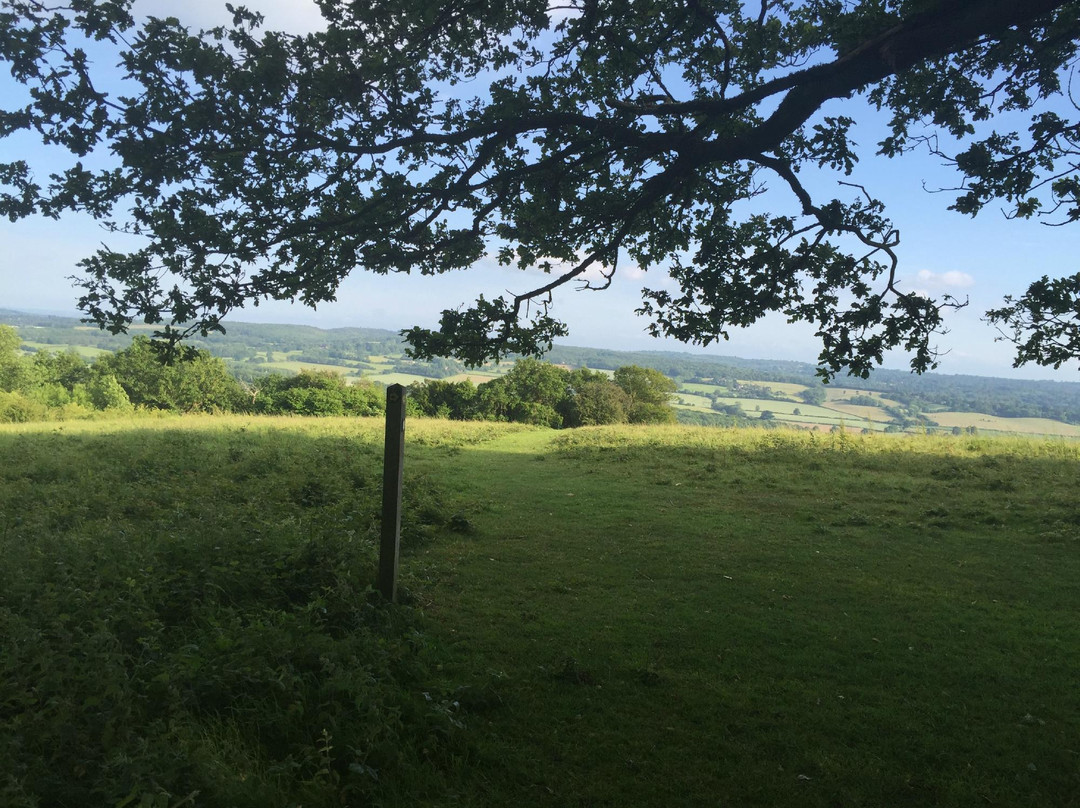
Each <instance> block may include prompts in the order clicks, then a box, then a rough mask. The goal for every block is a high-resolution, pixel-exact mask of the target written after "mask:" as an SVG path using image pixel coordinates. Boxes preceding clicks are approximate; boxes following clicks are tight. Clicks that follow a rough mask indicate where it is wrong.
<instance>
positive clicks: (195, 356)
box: [93, 337, 243, 412]
mask: <svg viewBox="0 0 1080 808" xmlns="http://www.w3.org/2000/svg"><path fill="white" fill-rule="evenodd" d="M93 369H94V372H95V374H101V375H111V376H113V377H115V379H116V381H117V382H119V383H120V385H121V386H122V387H123V388H124V392H125V393H127V397H128V400H129V401H130V403H132V404H134V405H136V406H139V407H147V408H149V409H159V410H176V411H179V412H214V411H225V412H228V411H230V410H232V409H234V408H236V407H238V405H239V404H240V402H242V401H243V391H242V390H241V388H240V385H239V383H238V382H237V381H236V379H235V378H234V377H233V376H232V374H230V373H229V371H228V369H227V368H226V367H225V363H224V362H223V361H222V360H221V359H219V358H218V357H215V356H211V355H210V354H209V353H207V352H205V351H202V350H198V349H192V350H191V351H190V352H189V353H188V354H187V355H186V356H185V357H183V358H182V359H179V360H177V361H174V362H172V363H171V364H170V363H167V362H166V361H165V360H164V359H163V357H162V355H161V353H160V352H159V351H157V350H156V349H155V347H154V345H153V344H152V343H151V342H150V340H148V339H146V338H145V337H136V338H135V339H134V340H133V341H132V343H131V345H130V346H129V347H128V348H125V349H124V350H122V351H118V352H117V353H115V354H109V355H106V356H102V357H101V358H100V359H98V360H97V361H96V362H95V363H94V368H93Z"/></svg>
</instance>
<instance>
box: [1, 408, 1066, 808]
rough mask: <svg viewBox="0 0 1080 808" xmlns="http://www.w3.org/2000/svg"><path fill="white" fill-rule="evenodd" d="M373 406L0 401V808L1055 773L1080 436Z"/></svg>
mask: <svg viewBox="0 0 1080 808" xmlns="http://www.w3.org/2000/svg"><path fill="white" fill-rule="evenodd" d="M380 429H381V424H379V423H378V422H374V421H362V420H346V419H321V420H313V421H305V420H302V419H291V420H290V419H254V418H246V419H245V418H223V419H212V418H205V419H183V420H171V419H159V420H157V421H149V420H147V421H143V422H135V423H116V424H113V425H108V424H104V425H103V424H91V425H82V424H79V425H64V427H63V428H62V429H59V430H58V429H56V428H55V427H49V426H38V427H7V428H0V475H2V477H0V544H2V549H3V552H4V554H5V559H6V561H7V562H8V563H7V564H6V565H5V566H4V567H2V568H0V579H2V580H0V584H2V585H0V619H2V620H4V621H5V623H4V626H3V630H2V631H0V637H3V638H4V639H3V640H0V642H3V643H4V648H3V649H2V653H0V674H2V679H0V694H2V695H0V699H3V700H2V701H0V757H2V756H5V755H6V757H4V758H3V760H2V762H0V764H2V765H0V772H2V774H0V784H2V786H0V803H2V804H4V805H12V806H22V805H31V804H35V802H33V798H34V797H35V796H36V799H37V801H38V804H42V805H45V804H48V805H65V804H71V805H75V804H105V805H111V804H117V803H118V802H120V801H121V800H123V799H125V798H126V797H128V796H129V795H132V794H134V795H135V796H136V797H137V798H139V799H143V798H146V795H149V798H157V796H160V795H161V794H163V793H164V792H166V791H167V792H168V793H169V794H170V795H172V796H171V797H167V798H165V799H167V800H172V803H177V802H179V801H180V800H182V799H183V798H185V797H187V796H189V795H190V794H193V793H194V792H195V791H199V794H198V795H196V796H194V797H192V800H191V803H190V804H195V805H230V804H237V805H247V804H250V805H263V804H265V805H295V804H300V803H302V804H304V805H331V804H342V803H344V804H362V803H364V802H365V801H368V802H371V803H372V804H380V805H401V806H405V805H419V804H431V805H466V806H487V805H509V804H515V803H516V804H524V805H530V806H531V805H539V806H586V805H588V806H600V805H612V806H614V805H619V806H646V805H661V804H678V805H702V806H706V805H708V806H714V805H732V806H753V805H760V806H833V805H845V806H848V805H850V806H857V805H920V806H921V805H943V806H970V805H974V804H982V803H987V804H997V805H1009V806H1043V805H1055V806H1058V805H1060V806H1067V805H1076V804H1078V803H1080V764H1078V760H1080V754H1078V752H1080V750H1078V749H1077V746H1076V741H1075V727H1076V726H1077V725H1078V723H1080V693H1078V692H1077V690H1076V688H1075V670H1076V668H1077V665H1078V664H1080V626H1078V624H1077V622H1076V620H1075V610H1076V606H1077V604H1078V603H1080V557H1078V553H1077V549H1078V535H1080V507H1078V506H1077V504H1076V502H1075V491H1076V487H1077V484H1078V483H1080V462H1078V461H1080V444H1075V443H1071V442H1065V441H1061V440H1057V441H1041V440H1033V439H1020V438H1015V439H1006V438H999V439H990V438H985V437H981V436H979V437H973V436H962V437H955V438H954V437H951V436H948V437H915V436H850V435H842V434H837V435H825V434H816V433H808V432H803V433H796V432H789V431H784V430H773V431H760V430H745V431H732V430H720V429H692V428H676V427H671V428H661V427H649V428H629V427H617V428H616V427H612V428H596V429H582V430H574V431H566V432H551V431H547V430H536V429H528V428H520V427H517V428H515V427H510V426H507V425H495V424H449V423H445V422H438V421H426V422H424V421H412V422H410V424H409V425H408V428H407V443H408V449H407V458H406V462H407V485H406V490H407V492H408V495H407V496H409V497H410V499H409V500H408V501H407V513H406V518H405V523H404V524H405V527H404V535H403V541H404V544H405V557H404V560H403V567H402V569H403V572H402V575H403V578H402V583H403V586H404V588H405V590H406V592H407V593H408V597H407V604H408V605H406V606H403V607H397V608H395V609H390V610H388V609H385V608H382V607H379V606H378V604H377V603H373V602H372V601H371V597H370V595H369V594H368V589H367V586H368V583H369V582H370V577H371V565H372V554H373V541H374V539H373V533H372V531H373V529H374V527H373V521H372V520H373V514H374V512H375V508H376V505H375V501H376V499H377V496H376V495H377V485H374V481H375V480H376V478H377V467H378V440H379V434H380ZM324 608H325V609H326V610H327V611H326V613H323V612H322V611H320V610H321V609H324ZM192 644H195V645H197V646H198V647H199V649H202V650H199V651H194V652H193V651H192V650H191V646H192ZM193 660H194V661H193ZM349 660H352V661H351V662H350V661H349ZM163 675H164V676H165V677H166V678H164V679H159V678H157V677H161V676H163ZM140 688H141V689H140ZM95 699H96V700H95ZM292 705H298V706H292ZM151 707H153V709H150V708H151ZM110 716H111V718H110ZM133 721H139V722H142V723H134V724H133V723H132V722H133ZM124 727H129V729H126V730H125V729H123V728H124ZM324 730H325V733H326V734H324ZM80 739H81V740H80ZM39 758H40V761H41V762H40V763H39V764H35V761H36V760H38V759H39ZM35 765H38V768H34V766H35ZM20 767H21V768H20ZM80 767H81V768H80ZM372 772H377V773H378V775H379V779H378V780H375V779H374V777H373V776H372ZM4 778H6V779H4ZM54 781H55V783H54ZM61 782H62V783H63V784H65V785H64V787H65V788H67V789H69V791H67V792H64V793H63V794H60V795H59V796H58V795H57V792H56V791H55V790H54V791H51V792H50V791H48V790H42V789H47V788H48V787H49V786H50V785H51V786H52V787H53V788H54V789H56V788H59V787H60V785H59V783H61ZM43 783H44V785H43ZM91 783H93V784H96V785H94V786H93V788H96V789H97V790H93V789H92V788H91ZM106 785H110V787H111V788H112V790H111V791H107V790H106ZM3 788H6V789H7V790H6V791H5V790H2V789H3ZM80 788H81V789H83V791H81V792H80V791H79V789H80ZM20 799H22V800H23V801H22V802H20V801H19V800H20ZM110 800H111V801H110ZM172 803H169V802H162V804H172ZM147 804H149V803H147Z"/></svg>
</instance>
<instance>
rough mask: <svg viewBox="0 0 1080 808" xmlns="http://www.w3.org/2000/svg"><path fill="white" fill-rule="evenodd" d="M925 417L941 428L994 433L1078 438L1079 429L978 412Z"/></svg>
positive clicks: (930, 414)
mask: <svg viewBox="0 0 1080 808" xmlns="http://www.w3.org/2000/svg"><path fill="white" fill-rule="evenodd" d="M927 417H928V418H930V420H932V421H934V422H935V423H937V424H939V425H941V426H943V427H954V426H957V427H961V428H966V427H975V428H976V429H980V430H991V431H996V432H1012V433H1017V434H1028V435H1061V436H1065V437H1070V438H1075V437H1080V427H1078V426H1075V425H1073V424H1063V423H1061V422H1060V421H1051V420H1050V419H1049V418H1001V417H998V416H996V415H986V414H984V413H979V412H933V413H928V415H927Z"/></svg>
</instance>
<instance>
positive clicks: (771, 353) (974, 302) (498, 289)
mask: <svg viewBox="0 0 1080 808" xmlns="http://www.w3.org/2000/svg"><path fill="white" fill-rule="evenodd" d="M246 5H248V6H249V7H251V8H255V9H257V10H260V11H263V13H265V14H266V16H267V24H268V26H270V27H279V28H282V29H285V30H294V31H296V30H302V29H310V28H311V27H314V26H317V25H318V24H319V17H318V13H317V11H316V10H315V8H314V5H312V4H310V3H308V2H307V0H252V1H251V2H248V3H246ZM138 8H139V9H141V10H143V11H144V12H146V13H152V14H156V15H159V16H162V15H167V14H178V15H181V16H182V18H183V19H184V20H185V21H186V22H189V23H190V24H192V25H195V26H207V25H212V24H215V23H218V22H222V21H224V19H225V15H224V11H223V8H224V2H223V1H222V2H218V0H186V2H184V3H183V4H182V6H181V4H179V3H175V2H167V0H140V4H139V6H138ZM180 9H182V14H181V11H180ZM0 90H2V85H0ZM843 103H844V104H846V105H847V106H845V107H843V109H844V111H845V114H849V115H852V116H853V117H855V118H856V119H858V120H859V122H860V123H859V126H858V128H857V129H856V130H855V137H856V140H858V141H859V142H861V143H863V144H865V145H866V146H871V145H872V144H873V143H874V142H876V141H877V140H878V139H879V137H880V133H881V131H882V128H881V121H880V120H876V119H875V118H874V117H873V116H872V115H870V114H869V113H868V111H866V110H865V108H864V107H861V106H859V105H858V103H859V102H843ZM853 108H854V109H856V110H857V111H856V112H854V113H853V112H852V111H851V110H852V109H853ZM840 109H841V106H839V105H838V106H836V107H835V109H834V110H832V111H833V112H839V111H840ZM828 111H829V110H826V112H828ZM871 151H872V149H870V148H867V149H866V150H865V153H866V156H864V159H863V162H861V163H860V164H859V165H858V167H857V169H856V173H855V175H854V176H853V177H851V178H850V179H851V180H852V181H855V182H859V183H862V184H864V185H865V186H866V187H867V188H868V189H869V190H870V191H871V192H872V193H873V194H874V195H875V196H876V197H878V198H879V199H881V200H882V201H884V202H885V203H886V205H887V209H888V214H889V215H890V217H891V218H892V219H893V222H894V224H895V225H896V226H897V227H898V228H899V230H900V234H901V245H900V248H899V254H900V259H901V270H900V275H901V277H902V279H903V283H904V286H905V288H908V289H913V290H922V291H925V292H928V293H932V294H941V293H951V294H953V295H955V296H957V297H960V298H965V297H967V298H969V300H970V305H969V306H968V307H967V308H966V309H964V310H962V311H960V312H956V313H953V314H951V315H950V316H949V317H948V320H947V322H948V326H949V328H950V333H949V334H946V335H944V336H942V337H940V338H939V339H938V340H937V345H938V348H939V349H940V350H941V351H943V352H944V355H943V357H942V359H941V365H940V367H939V370H938V372H940V373H973V374H980V375H995V376H1013V377H1016V376H1019V377H1025V378H1052V379H1059V380H1062V381H1078V380H1080V372H1078V370H1077V367H1078V366H1080V363H1074V364H1073V365H1072V366H1070V367H1069V368H1062V369H1061V370H1058V371H1054V370H1053V369H1050V368H1038V367H1027V368H1024V369H1021V370H1019V371H1015V370H1013V369H1012V368H1011V364H1012V351H1011V348H1010V346H1009V345H1008V344H1007V343H1002V342H995V336H996V332H995V330H994V329H993V328H992V327H991V326H989V325H987V324H986V323H983V322H982V321H981V317H982V315H983V313H984V312H985V311H986V310H987V309H989V308H991V307H994V306H997V305H999V304H1000V302H1001V299H1002V297H1003V296H1004V295H1006V294H1010V293H1012V294H1020V293H1022V292H1023V291H1024V289H1025V288H1026V286H1027V284H1028V283H1029V282H1030V281H1031V280H1034V279H1036V278H1038V277H1040V276H1042V275H1044V274H1048V275H1051V276H1052V277H1053V276H1057V275H1070V274H1073V273H1075V272H1078V271H1080V225H1074V226H1072V227H1059V228H1052V227H1046V226H1044V225H1042V224H1040V223H1038V222H1031V221H1024V222H1021V221H1007V220H1006V219H1005V217H1004V216H1003V215H1002V214H1001V213H999V212H998V211H997V210H996V209H992V208H988V209H987V210H986V211H984V212H983V213H982V214H980V216H979V217H977V218H975V219H970V218H968V217H964V216H960V215H959V214H956V213H953V212H950V211H947V210H946V207H947V206H948V204H949V202H950V201H951V198H950V197H949V195H948V194H947V193H939V194H934V193H929V192H928V191H927V190H926V189H927V188H939V187H943V186H949V185H952V184H955V182H956V179H957V178H956V177H955V175H953V174H952V173H951V172H950V171H949V170H948V169H947V168H945V167H943V166H941V165H940V160H937V159H936V158H933V157H930V156H929V155H924V154H916V155H909V156H906V157H904V158H902V159H899V160H884V159H876V158H873V157H872V156H870V152H871ZM0 152H2V156H3V159H5V160H6V159H11V158H12V157H23V158H26V159H29V160H30V162H31V163H32V164H33V163H34V161H35V158H36V157H38V156H39V151H38V149H37V148H36V147H34V146H33V145H32V144H31V142H30V141H29V140H24V139H18V140H14V139H12V140H8V141H0ZM835 180H836V177H834V176H831V175H830V176H825V175H820V176H816V177H811V176H810V175H809V174H805V173H804V181H806V182H807V184H808V185H811V186H812V187H814V188H816V190H818V191H819V192H820V193H822V194H824V193H829V192H830V191H831V186H832V185H833V183H835ZM780 194H781V191H780V190H778V191H777V198H778V199H780V198H781V197H780ZM103 241H105V242H107V243H108V244H109V246H111V247H114V248H118V247H122V246H123V245H122V243H120V242H119V241H118V240H117V238H116V237H115V236H113V235H110V234H106V233H105V232H104V231H102V230H101V229H100V228H99V227H98V226H97V225H96V224H95V223H94V222H92V221H90V220H88V219H86V218H79V217H70V216H69V217H66V218H65V219H63V220H61V221H60V222H53V221H44V220H28V221H23V222H18V223H16V224H11V223H8V222H6V221H5V222H0V307H6V308H17V309H24V310H34V311H49V312H55V313H70V314H74V313H75V300H76V298H77V291H76V290H75V289H73V288H72V286H71V282H70V281H69V280H68V277H69V276H71V275H72V274H74V273H75V263H76V262H77V261H78V260H80V259H81V258H84V257H86V256H87V255H89V254H90V253H92V252H93V251H94V250H95V249H96V248H97V247H98V246H99V245H100V244H101V243H102V242H103ZM533 280H535V279H534V278H527V277H523V275H522V273H521V272H520V271H518V270H515V269H507V268H500V267H498V266H496V265H495V262H494V261H483V262H481V263H480V264H479V265H478V266H476V267H474V268H473V269H471V270H468V271H467V272H463V273H456V274H454V275H450V276H442V277H437V278H420V277H405V276H394V277H380V276H374V275H370V274H366V273H363V272H356V273H355V274H354V275H353V276H352V277H350V278H349V279H348V280H347V281H346V282H345V284H344V285H343V286H342V288H341V290H340V292H339V294H338V301H337V302H335V303H332V304H324V305H322V306H320V307H319V309H318V310H315V311H313V310H311V309H309V308H306V307H303V306H299V305H295V306H294V305H290V304H287V303H277V302H273V303H264V304H262V305H261V306H259V307H258V308H248V309H245V310H243V311H240V312H236V313H235V314H234V315H233V319H235V320H241V321H260V322H290V323H307V324H311V325H317V326H321V327H325V328H330V327H337V326H369V327H380V328H392V329H397V328H403V327H407V326H411V325H433V324H434V323H435V322H436V320H437V318H438V314H439V312H440V311H441V310H442V309H444V308H453V307H456V306H459V305H464V304H467V303H469V302H470V301H472V300H474V299H475V298H476V296H477V295H478V294H480V293H483V294H485V295H487V296H489V297H491V296H493V295H498V294H500V293H502V292H504V291H506V290H511V291H515V292H520V291H523V290H524V289H527V288H530V287H531V285H532V284H531V281H533ZM663 283H664V277H663V273H662V272H661V271H658V270H653V271H651V272H649V273H647V274H645V273H642V272H640V271H637V270H634V269H633V268H629V269H626V270H621V271H620V275H619V276H617V277H616V279H615V282H614V284H613V285H612V287H611V288H610V289H608V290H607V291H604V292H588V291H585V292H577V291H574V290H570V289H567V290H565V291H563V292H562V293H561V294H560V295H559V296H557V298H556V304H555V309H554V313H555V314H556V316H558V317H560V318H562V319H564V320H566V322H567V323H568V325H569V327H570V336H569V337H568V338H566V339H565V340H563V341H564V342H566V343H567V344H572V345H589V346H595V347H606V348H615V349H625V350H638V349H645V350H689V351H695V352H698V351H703V352H706V353H713V354H723V355H735V356H745V357H756V358H775V359H794V360H801V361H809V362H812V361H814V360H815V357H816V355H817V352H818V350H819V347H818V344H817V341H816V339H815V338H814V336H813V333H812V330H811V329H809V328H806V327H805V326H798V325H789V324H787V323H785V322H784V321H783V319H782V318H781V317H773V318H768V319H767V320H766V321H765V322H763V323H759V324H758V325H756V326H754V327H752V328H749V329H746V330H743V331H736V332H733V333H732V338H731V340H730V341H728V342H721V343H719V344H714V345H712V346H710V347H708V348H706V349H700V348H695V347H692V346H684V345H682V344H681V343H677V342H672V341H661V340H655V339H652V338H650V337H648V335H647V334H646V333H645V328H646V326H647V323H646V321H645V320H643V319H641V318H639V317H637V316H636V315H634V313H633V311H634V309H635V308H636V307H637V306H638V305H639V303H640V292H641V289H642V287H644V286H653V287H656V286H660V285H662V284H663ZM886 365H887V366H890V367H898V368H903V367H906V360H905V359H904V357H903V356H902V355H896V356H894V357H890V358H889V360H888V361H887V363H886Z"/></svg>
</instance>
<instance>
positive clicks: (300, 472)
mask: <svg viewBox="0 0 1080 808" xmlns="http://www.w3.org/2000/svg"><path fill="white" fill-rule="evenodd" d="M112 423H113V426H111V427H109V428H108V429H106V430H101V429H100V428H95V427H90V428H88V429H82V430H80V431H77V432H73V433H67V434H58V433H50V432H46V431H38V432H21V433H15V432H11V431H8V432H6V433H4V434H0V552H2V554H3V557H4V564H3V565H0V692H2V693H3V696H2V697H0V804H3V805H4V806H5V808H7V807H8V806H10V808H29V806H36V805H56V806H61V805H108V806H114V805H122V804H154V805H156V804H158V802H157V801H160V802H161V804H163V805H168V806H172V805H177V804H180V803H182V801H183V800H184V799H185V798H187V799H190V801H191V802H192V804H194V805H230V806H251V807H252V808H256V806H258V807H259V808H262V807H263V806H267V807H269V808H273V807H274V806H280V808H286V806H295V805H298V804H304V805H308V806H325V807H326V808H329V806H339V805H342V804H367V803H369V802H370V801H371V800H372V799H374V797H373V796H372V795H376V794H378V793H380V788H382V789H383V791H382V793H383V794H384V795H392V794H393V792H394V790H395V789H397V788H402V789H412V790H413V791H414V793H418V791H422V790H423V789H424V788H425V787H427V785H426V783H425V777H427V776H426V775H421V774H420V773H421V772H423V771H424V770H425V769H429V770H430V771H431V772H432V775H431V776H430V779H433V780H435V781H436V782H437V777H438V775H437V772H438V770H439V769H440V767H442V766H443V765H445V764H446V763H447V762H448V761H449V760H451V759H452V758H453V757H454V756H456V755H458V754H460V753H461V749H460V748H459V746H458V742H457V741H456V740H455V738H456V736H457V734H458V733H459V725H460V720H459V709H458V708H457V706H456V705H455V704H454V703H453V699H452V698H450V697H449V696H448V694H446V693H444V692H442V691H440V690H439V689H438V688H436V687H435V686H434V685H433V684H432V683H431V681H430V680H431V677H432V668H431V661H432V657H431V651H430V649H429V648H428V644H429V640H428V638H427V636H426V633H425V631H426V629H425V627H424V623H423V620H422V618H421V616H420V615H419V614H418V613H416V612H414V611H413V610H412V609H411V608H409V607H407V606H400V607H395V608H387V607H386V606H385V605H383V604H381V603H380V601H379V598H378V597H377V596H376V595H375V594H374V593H373V592H372V591H371V583H372V581H373V578H374V569H375V558H376V544H377V541H378V522H377V514H378V509H379V503H380V499H379V497H380V494H379V490H380V486H379V479H380V470H379V464H380V459H381V445H380V441H381V430H380V429H379V428H378V426H379V425H378V423H377V422H361V421H356V420H355V419H351V420H349V421H339V422H337V423H335V424H334V425H333V427H332V428H329V429H325V430H324V431H321V432H315V431H314V430H308V431H307V432H305V433H298V432H295V431H290V429H289V428H287V427H284V426H281V425H278V426H270V422H268V421H261V422H260V423H259V425H252V424H250V423H245V422H243V421H237V420H233V421H222V420H215V421H208V420H196V421H192V420H190V419H189V420H186V421H184V422H182V423H181V422H177V421H175V420H172V421H161V422H155V423H153V424H151V423H149V422H147V421H142V422H140V424H139V426H137V427H134V428H131V427H125V426H123V425H121V424H119V423H118V422H112ZM356 424H360V425H363V426H362V427H359V428H358V427H354V426H353V425H356ZM72 428H73V427H72ZM421 431H422V430H421ZM472 437H473V438H475V439H476V440H483V439H484V438H483V436H480V435H474V436H472ZM469 439H470V436H469V435H467V434H459V435H456V436H439V435H433V436H432V444H433V445H455V444H456V445H461V444H462V443H465V442H467V441H468V440H469ZM407 485H408V486H409V488H410V490H411V491H415V495H414V496H411V497H410V498H409V499H408V501H407V504H406V513H405V518H404V523H405V527H404V531H405V539H406V546H407V547H408V546H413V545H414V544H415V542H416V538H417V537H418V536H421V535H424V536H433V535H438V533H439V531H440V530H443V529H445V530H449V529H451V527H450V523H451V521H452V516H453V514H454V513H455V512H456V509H455V507H454V506H453V505H451V504H448V498H447V496H446V494H445V493H444V492H443V491H442V490H441V487H440V484H439V483H438V482H436V481H433V480H431V479H430V478H419V477H418V476H417V475H416V474H415V473H414V472H412V471H410V472H409V473H408V474H407ZM442 525H446V526H447V527H446V528H442V527H441V526H442ZM402 771H413V772H414V773H416V774H417V775H418V776H420V780H419V781H418V782H414V783H412V784H409V783H406V782H404V781H399V780H398V776H399V773H400V772H402ZM192 795H194V796H192ZM150 800H153V802H150Z"/></svg>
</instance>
